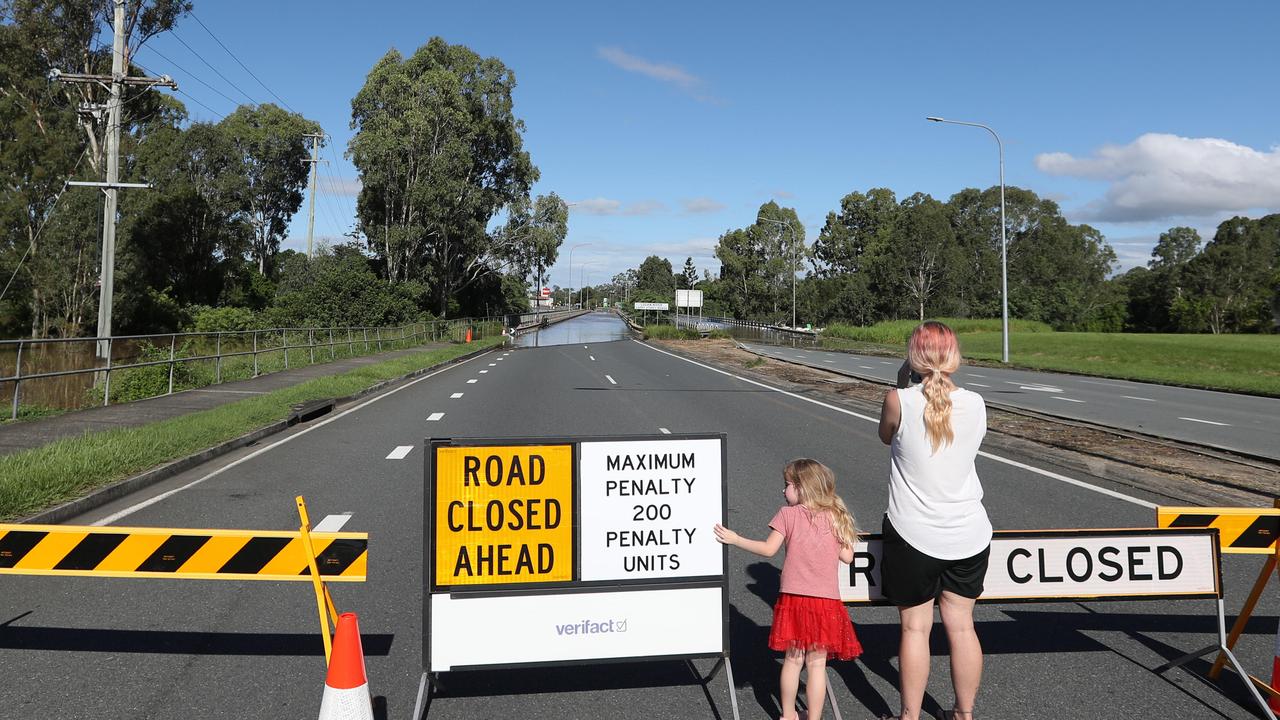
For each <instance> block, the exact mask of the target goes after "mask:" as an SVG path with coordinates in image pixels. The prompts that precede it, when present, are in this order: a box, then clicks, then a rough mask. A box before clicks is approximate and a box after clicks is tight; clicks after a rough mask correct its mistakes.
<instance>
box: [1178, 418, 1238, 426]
mask: <svg viewBox="0 0 1280 720" xmlns="http://www.w3.org/2000/svg"><path fill="white" fill-rule="evenodd" d="M1178 419H1179V420H1189V421H1191V422H1198V423H1204V424H1205V425H1218V426H1220V427H1231V424H1230V423H1223V422H1214V421H1212V420H1201V419H1200V418H1189V417H1180V418H1178Z"/></svg>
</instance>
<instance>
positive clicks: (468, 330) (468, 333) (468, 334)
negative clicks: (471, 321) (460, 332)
mask: <svg viewBox="0 0 1280 720" xmlns="http://www.w3.org/2000/svg"><path fill="white" fill-rule="evenodd" d="M467 342H471V328H467Z"/></svg>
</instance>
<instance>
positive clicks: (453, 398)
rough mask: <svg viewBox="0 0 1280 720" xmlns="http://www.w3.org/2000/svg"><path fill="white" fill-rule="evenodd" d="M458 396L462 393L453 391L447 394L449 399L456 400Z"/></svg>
mask: <svg viewBox="0 0 1280 720" xmlns="http://www.w3.org/2000/svg"><path fill="white" fill-rule="evenodd" d="M460 397H462V393H454V394H452V395H450V396H449V399H450V400H457V399H458V398H460Z"/></svg>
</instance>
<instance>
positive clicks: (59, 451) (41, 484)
mask: <svg viewBox="0 0 1280 720" xmlns="http://www.w3.org/2000/svg"><path fill="white" fill-rule="evenodd" d="M501 341H502V339H501V338H490V339H488V340H484V341H481V342H479V343H472V344H470V345H454V346H450V347H446V348H441V349H439V350H431V351H427V352H423V353H419V354H414V355H409V356H405V357H401V358H396V359H394V360H387V361H385V362H380V363H375V364H373V365H368V366H366V367H362V368H358V369H355V370H351V371H348V372H345V373H341V374H339V375H333V376H331V377H326V378H316V379H314V380H309V381H307V382H304V383H301V384H299V385H295V386H293V387H290V388H285V389H282V390H277V391H275V392H272V393H268V394H266V395H260V396H258V397H253V398H249V399H247V400H240V401H238V402H235V403H231V404H229V405H223V406H222V407H218V408H214V409H212V410H204V411H201V412H197V413H192V414H191V415H184V416H182V417H177V418H171V419H169V420H163V421H160V422H156V423H151V424H149V425H144V426H141V427H136V428H121V429H118V430H108V431H106V432H100V433H91V434H86V435H84V436H81V437H77V438H66V439H63V440H58V441H55V442H53V443H50V444H48V445H45V446H44V447H39V448H34V449H32V450H25V451H23V452H19V453H14V454H12V455H5V456H2V457H0V520H13V519H15V518H20V517H25V516H28V515H31V514H34V513H37V512H39V511H41V510H44V509H45V508H49V507H53V506H55V505H58V504H60V503H63V502H66V501H68V500H72V499H74V498H76V497H79V496H81V495H83V494H85V493H86V492H88V491H90V490H93V489H95V488H98V487H102V486H104V485H108V484H110V483H113V482H116V481H118V480H122V479H124V478H127V477H130V476H132V475H135V474H137V473H140V472H143V471H145V470H148V469H150V468H153V467H156V466H159V465H162V464H164V463H167V462H170V461H172V460H176V459H178V458H181V457H185V456H187V455H190V454H192V453H195V452H199V451H201V450H205V449H207V448H210V447H213V446H215V445H218V444H219V443H223V442H226V441H228V440H232V439H234V438H237V437H239V436H241V435H244V434H245V433H247V432H250V431H252V430H254V429H256V428H260V427H263V426H265V425H269V424H271V423H274V422H277V421H279V420H283V419H284V418H285V417H286V416H288V414H289V411H290V406H291V405H294V404H296V403H300V402H307V401H309V400H319V399H323V398H333V397H344V396H347V395H352V394H355V393H358V392H360V391H362V390H365V389H368V388H370V387H372V386H373V385H376V384H377V383H379V382H383V381H386V380H392V379H395V378H398V377H401V376H404V375H407V374H409V373H412V372H415V371H418V370H422V369H425V368H429V367H431V366H433V365H439V364H441V363H445V362H448V361H449V360H453V359H454V358H457V357H459V356H462V355H465V354H467V353H470V352H474V351H476V350H479V349H481V348H483V347H486V346H493V345H498V344H499V343H501Z"/></svg>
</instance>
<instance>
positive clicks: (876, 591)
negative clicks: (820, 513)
mask: <svg viewBox="0 0 1280 720" xmlns="http://www.w3.org/2000/svg"><path fill="white" fill-rule="evenodd" d="M840 579H841V587H840V598H841V600H843V601H844V602H849V603H864V602H882V601H884V596H883V595H882V594H881V592H880V539H879V538H878V537H873V538H871V539H870V540H869V541H867V542H862V543H858V545H857V547H856V548H855V549H854V560H853V563H851V564H849V565H842V566H841V572H840ZM1220 592H1221V582H1220V577H1219V567H1218V546H1217V532H1216V531H1214V530H1204V529H1192V530H1182V529H1179V530H1045V531H1025V532H1019V531H1012V532H999V533H996V535H995V537H994V538H993V539H992V541H991V558H990V562H989V564H988V567H987V576H986V579H985V581H984V590H983V592H982V597H981V598H980V599H981V600H1052V599H1072V598H1074V599H1087V598H1103V597H1107V598H1120V597H1135V598H1136V597H1220Z"/></svg>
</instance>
